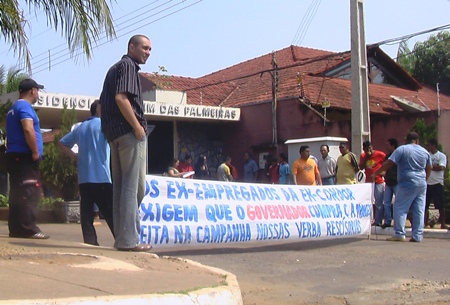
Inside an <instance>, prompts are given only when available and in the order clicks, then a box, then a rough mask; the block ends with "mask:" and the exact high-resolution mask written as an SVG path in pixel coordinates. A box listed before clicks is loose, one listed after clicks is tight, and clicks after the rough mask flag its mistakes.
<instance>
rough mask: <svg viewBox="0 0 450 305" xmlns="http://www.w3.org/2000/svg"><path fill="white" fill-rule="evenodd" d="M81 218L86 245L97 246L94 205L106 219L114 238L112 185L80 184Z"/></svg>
mask: <svg viewBox="0 0 450 305" xmlns="http://www.w3.org/2000/svg"><path fill="white" fill-rule="evenodd" d="M80 197H81V200H80V218H81V230H82V232H83V240H84V243H86V244H91V245H96V246H98V242H97V233H96V231H95V228H94V216H95V215H94V210H93V208H94V203H95V204H97V206H98V209H99V210H100V213H101V214H102V215H103V217H104V218H105V221H106V223H107V224H108V227H109V229H110V230H111V233H112V234H113V236H114V225H113V214H112V204H113V187H112V184H111V183H82V184H80Z"/></svg>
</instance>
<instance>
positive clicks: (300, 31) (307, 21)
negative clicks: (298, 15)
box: [291, 0, 322, 45]
mask: <svg viewBox="0 0 450 305" xmlns="http://www.w3.org/2000/svg"><path fill="white" fill-rule="evenodd" d="M321 2H322V0H313V1H312V2H311V4H310V5H309V7H308V10H307V11H306V13H305V15H304V16H303V18H302V21H301V22H300V25H299V26H298V28H297V32H296V33H295V35H294V39H293V40H292V43H291V44H292V45H300V44H301V43H302V41H303V39H304V38H305V36H306V34H307V32H308V29H309V26H310V25H311V22H312V21H313V19H314V17H315V16H316V13H317V10H318V8H319V6H320V3H321Z"/></svg>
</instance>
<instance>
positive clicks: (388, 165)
mask: <svg viewBox="0 0 450 305" xmlns="http://www.w3.org/2000/svg"><path fill="white" fill-rule="evenodd" d="M393 165H395V163H394V162H393V161H391V160H389V159H387V160H386V161H384V163H383V164H382V165H381V167H380V168H379V169H377V170H376V171H374V172H373V173H372V178H375V176H376V175H379V174H380V173H382V172H386V171H387V170H388V169H389V168H391V167H392V166H393Z"/></svg>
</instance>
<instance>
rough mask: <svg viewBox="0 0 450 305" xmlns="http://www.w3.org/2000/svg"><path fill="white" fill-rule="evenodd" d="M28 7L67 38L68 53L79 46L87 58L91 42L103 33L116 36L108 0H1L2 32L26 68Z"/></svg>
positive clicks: (28, 63)
mask: <svg viewBox="0 0 450 305" xmlns="http://www.w3.org/2000/svg"><path fill="white" fill-rule="evenodd" d="M110 3H111V2H110ZM23 6H25V7H23ZM27 8H28V11H29V13H30V14H32V15H34V16H36V18H37V17H38V12H40V11H41V12H43V13H44V15H45V17H46V19H47V24H48V25H49V26H50V27H52V28H54V29H55V30H56V31H60V32H61V34H62V36H63V37H64V38H65V39H66V41H67V44H68V47H69V50H70V52H71V54H75V51H76V50H78V48H81V49H82V50H83V53H84V54H85V55H86V57H87V58H88V59H90V58H91V50H92V45H93V44H94V43H96V42H97V41H99V39H100V38H102V35H103V34H105V35H106V37H107V38H114V37H115V36H116V33H115V30H114V25H113V20H112V16H111V12H110V9H109V6H108V3H107V0H89V1H80V0H24V1H17V0H2V1H0V32H1V35H2V36H3V38H4V39H5V41H6V42H7V43H8V44H10V45H11V48H12V49H13V51H14V53H18V54H19V58H21V59H24V60H25V63H26V64H27V66H28V68H30V67H31V64H30V56H31V54H30V51H29V49H28V38H27V33H26V30H25V28H26V27H27V25H29V21H28V20H27V19H26V17H25V15H24V11H25V10H26V9H27Z"/></svg>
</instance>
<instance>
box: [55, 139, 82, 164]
mask: <svg viewBox="0 0 450 305" xmlns="http://www.w3.org/2000/svg"><path fill="white" fill-rule="evenodd" d="M58 146H59V148H60V149H61V151H62V152H63V153H64V154H66V155H68V156H69V157H70V159H72V160H74V161H77V159H78V155H77V154H76V153H75V152H74V151H73V150H72V149H71V148H72V147H68V146H66V145H64V144H63V143H61V142H58Z"/></svg>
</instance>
